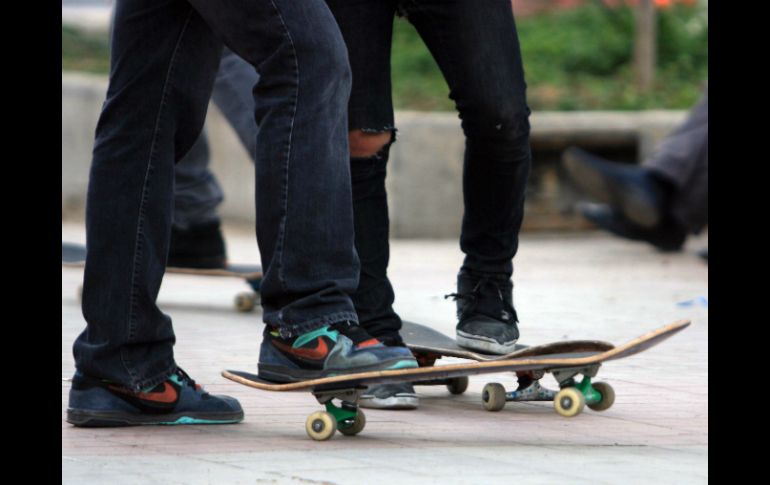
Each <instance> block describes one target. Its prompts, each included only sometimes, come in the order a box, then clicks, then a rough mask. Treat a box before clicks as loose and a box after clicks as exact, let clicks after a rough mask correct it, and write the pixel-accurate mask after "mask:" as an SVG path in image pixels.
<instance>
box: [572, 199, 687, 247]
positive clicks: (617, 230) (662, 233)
mask: <svg viewBox="0 0 770 485" xmlns="http://www.w3.org/2000/svg"><path fill="white" fill-rule="evenodd" d="M578 210H580V212H581V213H582V214H583V216H584V217H585V218H586V219H588V220H589V221H591V222H593V223H594V224H596V225H597V226H599V227H600V228H602V229H604V230H606V231H609V232H611V233H613V234H615V235H616V236H620V237H623V238H626V239H631V240H633V241H644V242H647V243H650V244H652V245H653V246H655V247H656V248H658V249H660V250H661V251H681V249H682V246H683V245H684V241H685V240H686V239H687V229H686V228H685V227H684V226H681V225H680V224H677V223H676V222H675V221H673V220H672V219H671V218H668V217H666V218H664V219H663V221H661V223H660V224H658V225H657V226H655V227H653V228H646V227H642V226H639V225H638V224H635V223H634V222H632V221H630V220H628V219H627V218H626V217H624V215H623V214H621V213H620V212H619V211H617V210H614V209H613V208H612V207H610V206H609V205H607V204H592V203H581V204H578Z"/></svg>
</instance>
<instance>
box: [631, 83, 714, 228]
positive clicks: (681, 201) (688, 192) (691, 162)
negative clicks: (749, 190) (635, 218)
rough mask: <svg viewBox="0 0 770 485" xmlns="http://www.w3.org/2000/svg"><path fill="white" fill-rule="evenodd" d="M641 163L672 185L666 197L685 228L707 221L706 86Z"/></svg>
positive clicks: (695, 226)
mask: <svg viewBox="0 0 770 485" xmlns="http://www.w3.org/2000/svg"><path fill="white" fill-rule="evenodd" d="M642 167H644V168H646V169H648V170H650V171H652V172H653V173H655V174H657V175H659V176H661V177H664V178H665V179H666V181H667V182H669V183H671V184H672V185H673V186H674V191H673V194H672V195H671V198H670V201H669V209H670V211H671V214H672V216H673V217H674V218H675V219H676V220H677V221H679V222H680V223H681V224H682V225H684V226H685V227H687V229H688V231H689V232H692V233H696V234H697V233H698V232H700V230H701V229H703V227H704V226H705V225H706V224H708V185H709V99H708V89H707V90H706V92H705V93H704V94H703V96H702V97H701V99H700V101H699V102H698V104H696V105H695V107H694V108H693V109H692V110H690V114H689V115H688V117H687V119H686V120H685V122H684V123H682V124H681V125H680V126H679V127H677V128H676V130H674V132H673V133H671V134H670V135H669V136H667V137H666V139H665V140H664V141H663V143H661V145H660V147H658V150H657V151H656V153H655V154H654V155H653V156H652V157H650V158H648V159H647V160H645V161H644V162H643V163H642Z"/></svg>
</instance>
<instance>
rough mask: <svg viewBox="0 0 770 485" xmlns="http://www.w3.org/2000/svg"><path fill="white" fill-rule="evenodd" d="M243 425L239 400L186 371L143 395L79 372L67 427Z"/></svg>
mask: <svg viewBox="0 0 770 485" xmlns="http://www.w3.org/2000/svg"><path fill="white" fill-rule="evenodd" d="M242 420H243V409H241V405H240V404H239V403H238V401H237V400H235V399H234V398H232V397H228V396H214V395H211V394H209V393H207V392H206V391H204V390H203V388H202V387H201V386H200V385H198V384H196V383H195V381H193V380H192V379H191V378H190V376H188V375H187V373H185V372H184V371H183V370H182V369H177V370H176V372H175V373H174V374H172V375H171V377H169V378H168V379H166V380H165V381H163V382H161V383H160V384H158V385H157V386H155V387H153V388H152V389H145V390H143V391H140V392H135V391H132V390H130V389H128V388H126V387H123V386H121V385H119V384H116V383H112V382H109V381H106V380H102V379H96V378H93V377H88V376H86V375H84V374H82V373H80V372H76V373H75V376H74V377H73V378H72V388H71V389H70V395H69V406H68V408H67V422H68V423H70V424H74V425H75V426H81V427H108V426H138V425H143V424H144V425H157V424H167V425H173V424H230V423H238V422H240V421H242Z"/></svg>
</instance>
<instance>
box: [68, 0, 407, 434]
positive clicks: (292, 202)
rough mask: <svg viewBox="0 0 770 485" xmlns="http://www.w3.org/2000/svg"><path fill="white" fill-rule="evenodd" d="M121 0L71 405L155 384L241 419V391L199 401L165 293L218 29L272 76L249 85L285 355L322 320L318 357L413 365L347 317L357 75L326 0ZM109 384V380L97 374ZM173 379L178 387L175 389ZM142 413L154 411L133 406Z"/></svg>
mask: <svg viewBox="0 0 770 485" xmlns="http://www.w3.org/2000/svg"><path fill="white" fill-rule="evenodd" d="M191 4H192V5H193V6H194V9H193V8H191V7H190V5H191ZM117 9H118V13H117V14H116V23H115V31H114V39H113V63H112V71H111V81H110V87H109V89H108V96H107V101H106V102H105V104H104V108H103V112H102V115H101V117H100V121H99V125H98V127H97V137H96V143H95V147H94V161H93V165H92V169H91V180H90V183H89V194H88V209H87V237H88V254H87V258H86V268H85V281H84V291H83V313H84V316H85V318H86V321H87V324H88V327H87V329H86V330H85V331H84V332H83V333H82V334H81V335H80V336H79V337H78V339H77V340H76V342H75V345H74V353H75V360H76V367H77V368H78V375H82V376H84V378H83V379H84V380H83V385H82V386H81V385H80V384H78V385H75V383H73V389H72V391H73V392H72V393H71V395H70V404H71V407H72V405H73V403H74V404H75V405H76V407H75V408H73V411H77V412H78V413H80V414H78V416H77V420H78V422H79V424H81V425H83V421H82V418H83V413H82V411H89V409H83V408H77V405H80V404H83V405H84V406H86V407H87V406H96V407H99V406H105V405H107V406H109V405H110V404H111V402H107V401H105V399H102V398H103V397H104V396H102V395H101V394H100V395H99V396H97V399H90V396H91V394H88V396H86V393H91V392H92V391H93V392H99V393H102V394H103V393H105V392H107V393H109V394H108V395H109V396H111V397H114V396H116V395H117V394H115V393H118V394H123V393H132V394H133V396H132V397H138V398H140V399H143V396H145V397H146V396H147V395H148V393H153V394H154V393H155V390H156V389H157V387H158V386H163V389H159V390H158V392H159V393H160V394H161V395H162V396H163V397H162V399H168V397H169V395H170V394H174V395H175V396H176V400H175V401H174V402H173V405H174V406H175V407H173V408H171V410H169V409H164V410H162V411H163V412H164V413H166V414H167V413H168V412H170V411H173V410H179V409H180V406H181V407H184V406H187V405H188V404H190V403H189V402H186V401H185V402H183V401H181V399H182V398H183V397H185V396H188V397H189V396H192V397H191V399H192V401H191V402H192V403H193V404H195V405H198V406H199V408H196V409H198V411H206V412H213V411H212V410H211V409H209V408H210V407H211V406H212V405H213V404H214V403H221V404H222V407H225V408H229V409H227V410H217V412H220V411H222V413H224V414H228V413H229V414H228V415H229V416H233V415H234V413H240V416H241V417H242V411H241V410H240V407H239V406H237V402H236V403H235V404H234V405H233V403H232V402H231V401H232V400H230V401H227V400H225V399H204V395H205V394H204V393H203V391H202V390H201V389H200V388H199V387H196V386H195V385H194V383H193V382H192V380H191V379H189V377H187V376H186V375H185V374H183V373H180V372H181V371H179V370H178V369H177V367H176V364H175V363H174V359H173V350H172V348H173V344H174V340H175V339H174V334H173V330H172V328H171V321H170V319H169V318H168V316H166V315H164V314H163V313H162V312H161V311H160V310H159V309H158V307H157V305H156V298H157V294H158V290H159V288H160V282H161V279H162V276H163V272H164V269H165V263H166V256H167V249H168V241H169V236H170V227H171V217H172V210H173V200H172V195H173V180H174V172H173V168H174V166H173V164H174V162H175V161H177V160H178V159H180V158H181V156H182V155H183V154H185V153H186V152H187V151H188V150H189V149H190V147H191V146H192V144H193V142H194V141H195V140H196V139H197V137H198V136H199V134H200V130H201V127H202V125H203V120H204V118H205V112H206V106H207V103H208V99H209V95H210V93H211V84H212V82H213V79H214V74H215V72H216V67H217V65H218V62H219V56H220V52H221V43H220V42H219V41H218V40H217V37H219V38H222V39H224V41H225V42H226V43H227V44H228V45H229V46H230V47H231V48H232V49H233V51H235V52H237V53H238V55H240V56H241V57H243V58H244V59H246V60H247V61H248V62H249V63H251V64H252V65H253V66H255V67H257V68H258V69H259V70H260V72H261V73H262V79H261V82H260V83H259V85H258V86H257V88H256V89H255V99H256V119H257V122H258V123H262V124H263V126H262V129H261V130H260V134H259V135H258V136H259V139H258V143H257V145H258V153H257V160H258V162H259V163H258V164H257V171H258V172H261V173H260V176H258V180H261V181H262V182H261V184H260V187H259V188H258V190H257V192H258V199H259V200H258V240H259V243H260V248H261V252H262V255H263V264H264V266H265V279H264V282H263V286H262V292H263V303H264V305H263V306H264V307H265V312H264V318H265V321H266V322H267V323H268V324H269V325H270V326H271V327H272V328H273V329H275V330H274V331H271V332H269V335H268V336H266V341H269V342H270V343H274V342H277V341H281V340H282V339H283V340H287V339H293V340H294V341H293V342H292V347H291V349H290V350H289V351H288V352H285V354H287V355H289V356H291V354H292V350H296V349H299V348H301V347H302V346H303V344H304V343H306V342H303V343H299V342H298V341H297V340H296V339H297V337H300V338H301V337H302V336H303V333H304V334H307V332H311V331H314V330H323V331H324V332H325V333H324V338H328V339H330V341H331V342H333V343H334V345H333V347H332V348H331V350H330V351H329V352H328V355H327V358H325V359H324V360H323V362H321V365H326V364H330V366H331V367H332V369H333V370H334V371H335V372H343V371H349V370H350V369H351V368H359V367H366V368H372V367H374V366H377V368H385V367H393V366H397V367H404V366H407V367H408V366H414V365H416V363H415V362H414V359H413V357H411V354H409V356H408V358H407V356H406V355H405V354H404V353H401V352H393V351H390V350H389V349H388V348H386V347H384V346H382V345H381V344H378V343H377V342H376V341H375V342H369V341H368V340H365V341H357V339H356V338H355V337H354V336H353V335H352V333H354V332H353V331H351V327H350V322H355V321H356V320H357V318H356V315H355V312H354V310H353V305H352V303H351V302H350V298H349V296H348V293H350V292H352V291H353V290H354V289H355V287H356V283H357V280H358V265H357V258H356V254H355V251H354V249H353V236H352V210H351V207H350V186H349V184H350V179H349V173H348V172H347V167H348V164H347V158H348V157H347V146H346V130H347V126H346V123H345V108H346V101H347V96H348V87H349V82H350V76H349V71H348V66H347V60H346V56H345V50H344V47H343V44H342V41H341V38H340V36H339V32H338V30H337V28H336V25H334V22H333V19H332V17H331V15H330V14H329V13H328V10H327V9H326V7H325V5H324V4H323V3H322V2H321V1H320V0H312V1H308V2H303V3H302V5H301V6H300V5H296V4H295V2H292V1H289V0H251V1H246V0H230V1H226V2H217V4H216V5H213V4H210V3H209V2H206V1H205V0H191V1H190V2H189V3H188V2H183V1H177V2H171V3H167V4H164V5H163V6H157V5H155V4H154V3H152V2H148V1H147V0H125V1H123V2H121V3H119V4H118V6H117ZM204 19H205V22H204ZM212 30H213V32H212ZM300 72H302V76H300ZM300 87H302V89H300ZM319 120H321V122H320V123H319ZM309 262H312V263H314V264H312V265H311V264H308V263H309ZM331 325H337V328H331V327H330V326H331ZM356 328H357V327H352V329H353V330H355V329H356ZM274 332H275V333H276V334H275V335H273V333H274ZM348 335H350V336H349V337H348ZM318 341H319V346H320V341H321V337H319V339H318ZM358 344H361V345H358ZM317 348H319V347H317ZM278 355H279V356H281V355H284V354H281V353H280V352H278ZM315 357H317V356H315ZM311 360H312V359H311ZM315 360H316V361H317V360H318V359H317V358H316V359H315ZM269 364H270V365H273V363H272V362H270V363H269ZM278 364H279V367H280V365H281V364H283V363H282V362H279V363H278ZM292 364H293V365H295V366H296V367H303V366H304V367H311V368H312V367H313V362H300V363H299V364H297V363H296V362H292ZM313 370H315V369H313ZM85 376H88V377H89V378H90V379H91V380H90V381H88V382H86V380H85ZM76 377H77V376H76ZM175 379H176V380H175ZM177 381H178V382H177ZM104 382H110V383H112V384H110V385H107V384H105V385H104V386H100V385H98V383H104ZM174 383H177V384H179V385H180V389H182V390H179V389H177V391H176V392H175V393H172V392H171V390H170V387H169V386H171V387H173V384H174ZM86 384H87V386H86ZM186 384H191V385H190V386H186ZM84 386H86V387H84ZM116 386H119V387H120V389H122V391H118V390H115V389H113V387H116ZM187 389H192V394H190V392H183V390H187ZM105 403H106V404H105ZM207 403H208V407H207ZM166 407H167V408H168V406H166ZM236 407H237V409H235V408H236ZM90 411H95V410H94V409H93V408H91V409H90ZM120 411H121V412H122V413H125V412H126V410H125V409H121V410H120ZM159 411H160V410H159ZM185 411H187V409H186V408H185ZM132 412H135V414H143V413H144V414H147V413H148V412H149V411H147V410H146V409H145V408H140V407H136V406H134V408H132ZM224 414H222V416H220V418H222V419H223V420H224V417H223V416H224ZM73 416H74V415H73ZM183 417H184V416H183ZM239 419H240V418H239ZM231 420H232V418H231ZM183 422H186V421H184V420H183ZM143 423H145V421H143ZM123 424H125V423H123Z"/></svg>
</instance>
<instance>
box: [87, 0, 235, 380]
mask: <svg viewBox="0 0 770 485" xmlns="http://www.w3.org/2000/svg"><path fill="white" fill-rule="evenodd" d="M137 39H141V41H138V40H137ZM220 51H221V44H220V43H219V42H218V41H217V40H216V38H215V37H214V36H213V34H212V33H211V31H210V29H209V28H208V27H207V26H206V24H205V22H204V21H203V19H202V18H201V17H200V16H199V15H198V14H196V13H195V12H194V11H193V10H192V9H191V8H190V6H189V5H188V4H187V3H186V2H183V1H175V2H169V3H166V4H165V5H164V6H162V7H157V6H155V4H154V3H153V2H149V1H147V0H126V1H122V2H120V3H118V4H117V6H116V14H115V29H114V31H113V39H112V70H111V74H110V85H109V88H108V92H107V99H106V101H105V103H104V106H103V109H102V114H101V116H100V119H99V123H98V125H97V131H96V142H95V146H94V152H93V163H92V166H91V175H90V181H89V189H88V200H87V210H86V229H87V240H88V257H87V260H86V269H85V275H84V287H83V314H84V316H85V319H86V321H87V322H88V328H87V329H86V331H84V332H83V333H82V334H81V335H80V336H79V337H78V339H77V340H76V342H75V345H74V353H75V361H76V364H77V367H78V369H79V370H80V371H82V372H84V373H85V374H89V375H93V376H97V377H101V378H104V379H109V380H111V381H114V382H119V383H121V384H123V385H125V386H127V387H130V388H132V389H137V390H138V389H142V388H147V387H152V386H154V385H157V384H159V383H160V382H163V381H164V380H165V379H166V378H167V377H168V376H169V375H171V373H172V372H173V371H174V369H175V363H174V359H173V350H172V347H173V345H174V341H175V338H174V333H173V330H172V327H171V320H170V319H169V318H168V316H166V315H164V314H163V313H162V312H161V311H160V310H159V309H158V307H157V305H156V304H155V300H156V298H157V294H158V290H159V288H160V283H161V279H162V277H163V271H164V268H165V261H166V254H167V251H168V240H169V234H170V229H171V217H172V212H173V200H172V197H171V194H172V187H173V183H174V182H173V181H174V171H173V170H174V162H175V160H177V159H179V158H180V157H181V154H184V153H186V152H187V151H188V150H189V149H190V147H191V146H192V144H193V142H194V141H195V139H196V137H197V135H198V133H199V132H200V129H201V127H202V124H203V120H204V118H205V112H206V104H207V101H208V95H209V93H210V90H211V84H212V82H213V80H214V73H215V72H216V66H217V63H218V62H219V55H220ZM193 61H194V62H193ZM193 65H194V66H195V69H190V66H193Z"/></svg>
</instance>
